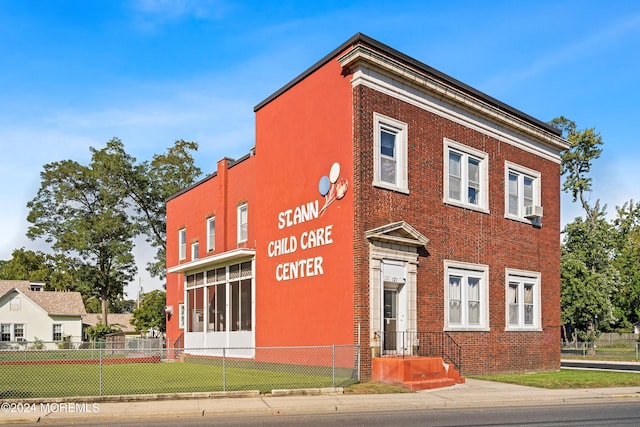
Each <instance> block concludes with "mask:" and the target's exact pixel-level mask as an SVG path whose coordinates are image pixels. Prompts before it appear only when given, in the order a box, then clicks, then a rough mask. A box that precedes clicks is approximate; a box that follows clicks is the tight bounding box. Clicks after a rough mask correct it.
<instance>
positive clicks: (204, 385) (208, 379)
mask: <svg viewBox="0 0 640 427" xmlns="http://www.w3.org/2000/svg"><path fill="white" fill-rule="evenodd" d="M306 368H307V367H298V369H296V370H294V371H291V370H289V371H283V370H274V369H269V365H265V366H264V367H260V366H258V365H255V363H254V366H253V367H250V368H248V367H244V366H242V363H235V364H234V362H229V363H228V364H227V366H226V367H225V369H224V371H223V368H222V366H220V365H219V364H217V363H215V364H214V363H211V364H202V363H188V362H185V363H179V362H175V363H126V364H105V365H102V368H101V367H100V365H98V364H91V365H88V364H87V365H83V364H73V365H69V364H65V365H61V364H34V365H2V366H0V372H1V375H0V399H18V398H36V397H71V396H100V395H103V396H104V395H128V394H148V393H154V394H155V393H186V392H212V391H223V390H226V391H233V390H260V391H261V392H263V393H266V392H270V391H271V390H273V389H281V388H313V387H331V386H332V384H333V381H332V371H331V367H327V368H324V369H322V368H318V367H308V369H306ZM323 370H324V372H322V371H323ZM335 375H336V378H335V385H336V386H343V385H348V384H351V383H353V382H354V381H353V379H352V378H351V370H337V371H336V374H335ZM338 375H342V376H338Z"/></svg>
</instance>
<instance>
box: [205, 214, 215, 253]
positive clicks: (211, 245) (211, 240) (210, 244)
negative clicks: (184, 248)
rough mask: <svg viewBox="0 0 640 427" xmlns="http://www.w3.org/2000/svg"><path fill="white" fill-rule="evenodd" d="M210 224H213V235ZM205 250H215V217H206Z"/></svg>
mask: <svg viewBox="0 0 640 427" xmlns="http://www.w3.org/2000/svg"><path fill="white" fill-rule="evenodd" d="M211 224H213V236H211ZM206 233H207V252H213V251H215V250H216V217H215V216H212V217H211V218H207V230H206Z"/></svg>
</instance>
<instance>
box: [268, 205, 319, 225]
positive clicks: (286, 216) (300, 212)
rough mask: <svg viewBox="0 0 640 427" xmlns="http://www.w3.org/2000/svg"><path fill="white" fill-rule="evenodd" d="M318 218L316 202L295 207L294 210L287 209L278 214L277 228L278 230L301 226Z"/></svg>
mask: <svg viewBox="0 0 640 427" xmlns="http://www.w3.org/2000/svg"><path fill="white" fill-rule="evenodd" d="M316 218H318V201H317V200H316V201H314V202H309V203H307V204H305V205H301V206H296V208H295V209H287V210H286V211H284V212H280V214H278V228H279V229H280V230H282V229H284V228H287V227H291V226H292V225H296V224H302V223H303V222H307V221H311V220H312V219H316Z"/></svg>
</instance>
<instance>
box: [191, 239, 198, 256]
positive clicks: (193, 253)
mask: <svg viewBox="0 0 640 427" xmlns="http://www.w3.org/2000/svg"><path fill="white" fill-rule="evenodd" d="M199 249H200V245H198V242H194V243H192V244H191V259H192V260H194V259H198V258H199V256H198V250H199Z"/></svg>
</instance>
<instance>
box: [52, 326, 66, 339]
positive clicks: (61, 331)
mask: <svg viewBox="0 0 640 427" xmlns="http://www.w3.org/2000/svg"><path fill="white" fill-rule="evenodd" d="M57 325H59V326H60V339H59V340H56V339H55V336H56V334H55V327H56V326H57ZM51 341H54V342H59V341H64V323H54V324H53V325H52V326H51Z"/></svg>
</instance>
